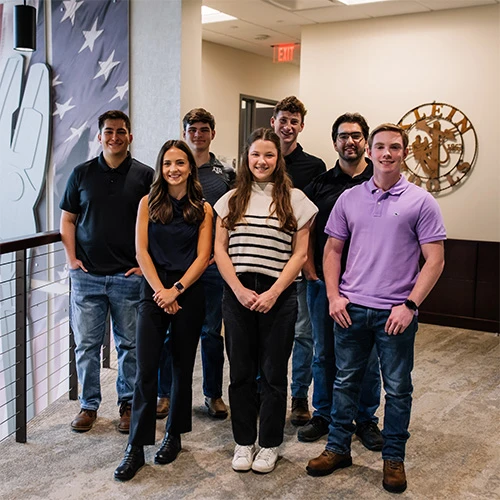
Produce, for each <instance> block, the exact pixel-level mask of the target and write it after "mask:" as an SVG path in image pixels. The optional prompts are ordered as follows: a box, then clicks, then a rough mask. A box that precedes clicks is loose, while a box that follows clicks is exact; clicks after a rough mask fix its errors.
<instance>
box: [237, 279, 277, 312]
mask: <svg viewBox="0 0 500 500" xmlns="http://www.w3.org/2000/svg"><path fill="white" fill-rule="evenodd" d="M235 295H236V298H237V299H238V301H239V302H240V304H241V305H242V306H244V307H246V308H247V309H250V311H256V312H260V313H267V312H269V311H270V310H271V308H272V307H273V306H274V304H275V303H276V300H278V296H279V295H278V294H277V293H276V292H274V291H273V290H271V289H269V290H266V291H265V292H262V293H261V294H258V293H257V292H256V291H255V290H250V289H249V288H245V287H243V286H242V287H241V288H240V289H239V290H238V291H237V292H235Z"/></svg>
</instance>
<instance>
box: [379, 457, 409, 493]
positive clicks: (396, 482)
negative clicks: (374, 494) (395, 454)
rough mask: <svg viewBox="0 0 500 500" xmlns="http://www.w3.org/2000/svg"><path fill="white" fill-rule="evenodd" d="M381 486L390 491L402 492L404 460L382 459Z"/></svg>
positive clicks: (404, 485)
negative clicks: (382, 475) (382, 473)
mask: <svg viewBox="0 0 500 500" xmlns="http://www.w3.org/2000/svg"><path fill="white" fill-rule="evenodd" d="M382 486H383V487H384V489H385V490H387V491H389V492H390V493H403V491H404V490H406V486H407V484H406V473H405V464H404V462H395V461H394V460H384V480H383V481H382Z"/></svg>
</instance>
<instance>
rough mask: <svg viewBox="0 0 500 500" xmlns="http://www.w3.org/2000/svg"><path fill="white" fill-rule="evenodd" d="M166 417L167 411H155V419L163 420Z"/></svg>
mask: <svg viewBox="0 0 500 500" xmlns="http://www.w3.org/2000/svg"><path fill="white" fill-rule="evenodd" d="M166 417H168V412H167V413H157V414H156V420H163V419H164V418H166Z"/></svg>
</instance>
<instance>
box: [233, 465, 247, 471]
mask: <svg viewBox="0 0 500 500" xmlns="http://www.w3.org/2000/svg"><path fill="white" fill-rule="evenodd" d="M231 467H232V469H233V470H234V472H250V471H251V470H252V466H251V465H250V467H248V469H238V468H237V467H235V466H234V465H232V464H231Z"/></svg>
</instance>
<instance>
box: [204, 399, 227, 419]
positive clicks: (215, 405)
mask: <svg viewBox="0 0 500 500" xmlns="http://www.w3.org/2000/svg"><path fill="white" fill-rule="evenodd" d="M205 406H206V407H207V408H208V414H209V415H210V416H211V417H214V418H226V417H227V406H226V405H225V403H224V401H222V398H205Z"/></svg>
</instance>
